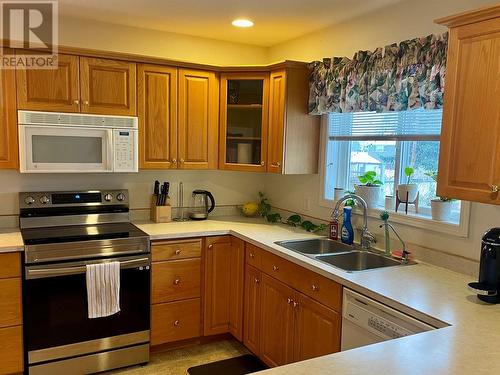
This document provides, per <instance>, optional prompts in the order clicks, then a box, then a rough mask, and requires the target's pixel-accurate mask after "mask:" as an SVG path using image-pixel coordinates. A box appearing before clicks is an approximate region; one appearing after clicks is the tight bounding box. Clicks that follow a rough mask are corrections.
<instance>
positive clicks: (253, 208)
mask: <svg viewBox="0 0 500 375" xmlns="http://www.w3.org/2000/svg"><path fill="white" fill-rule="evenodd" d="M257 211H259V205H258V204H257V203H255V202H248V203H245V204H244V205H243V207H241V212H243V215H245V216H254V215H255V214H256V213H257Z"/></svg>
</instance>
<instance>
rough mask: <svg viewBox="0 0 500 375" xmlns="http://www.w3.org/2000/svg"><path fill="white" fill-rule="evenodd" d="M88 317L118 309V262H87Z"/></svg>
mask: <svg viewBox="0 0 500 375" xmlns="http://www.w3.org/2000/svg"><path fill="white" fill-rule="evenodd" d="M86 276H87V302H88V314H89V319H94V318H102V317H105V316H110V315H113V314H116V313H117V312H119V311H120V262H109V263H99V264H87V272H86Z"/></svg>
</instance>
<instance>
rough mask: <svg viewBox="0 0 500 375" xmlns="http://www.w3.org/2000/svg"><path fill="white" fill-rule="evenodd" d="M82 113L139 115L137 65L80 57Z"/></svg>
mask: <svg viewBox="0 0 500 375" xmlns="http://www.w3.org/2000/svg"><path fill="white" fill-rule="evenodd" d="M80 84H81V98H82V99H81V100H82V107H81V109H82V112H85V113H95V114H104V115H124V116H135V115H136V64H135V63H130V62H126V61H117V60H108V59H95V58H90V57H81V58H80Z"/></svg>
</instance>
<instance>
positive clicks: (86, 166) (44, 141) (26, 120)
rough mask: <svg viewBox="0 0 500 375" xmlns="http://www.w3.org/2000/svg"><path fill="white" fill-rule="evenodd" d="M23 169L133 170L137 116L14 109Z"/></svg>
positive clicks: (66, 170) (33, 171) (59, 170)
mask: <svg viewBox="0 0 500 375" xmlns="http://www.w3.org/2000/svg"><path fill="white" fill-rule="evenodd" d="M18 126H19V161H20V170H21V172H22V173H82V172H138V140H137V129H138V121H137V117H131V116H104V115H88V114H79V113H78V114H75V113H56V112H39V111H18Z"/></svg>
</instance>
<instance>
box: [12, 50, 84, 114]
mask: <svg viewBox="0 0 500 375" xmlns="http://www.w3.org/2000/svg"><path fill="white" fill-rule="evenodd" d="M78 60H79V57H78V56H73V55H58V67H57V69H17V70H16V76H17V106H18V108H19V109H27V110H35V111H54V112H80V83H79V82H80V81H79V74H78V70H79V67H78Z"/></svg>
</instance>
